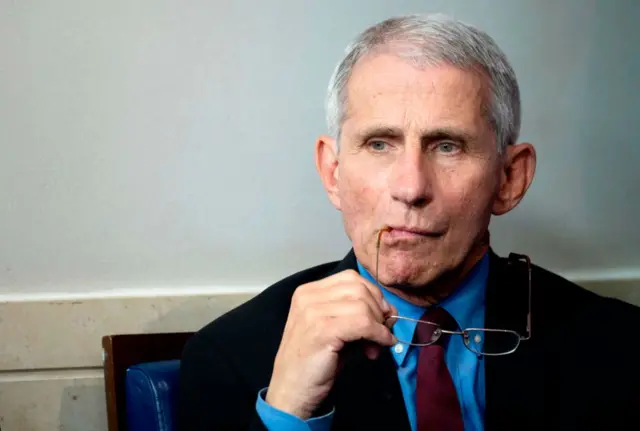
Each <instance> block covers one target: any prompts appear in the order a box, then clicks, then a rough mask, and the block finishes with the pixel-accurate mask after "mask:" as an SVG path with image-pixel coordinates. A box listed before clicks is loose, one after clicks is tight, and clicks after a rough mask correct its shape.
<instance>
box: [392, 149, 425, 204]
mask: <svg viewBox="0 0 640 431" xmlns="http://www.w3.org/2000/svg"><path fill="white" fill-rule="evenodd" d="M431 175H432V173H431V172H430V170H429V167H428V163H427V160H426V157H424V154H423V153H422V151H420V150H418V149H416V150H413V149H409V148H407V149H406V150H405V151H404V152H403V154H402V156H400V157H398V158H397V159H396V160H395V162H394V166H393V174H392V175H391V178H390V185H389V186H390V189H391V197H392V198H393V200H395V201H397V202H401V203H403V204H405V205H407V206H409V207H424V206H426V205H427V204H428V203H429V202H431V200H432V199H433V189H432V181H431V178H430V177H431Z"/></svg>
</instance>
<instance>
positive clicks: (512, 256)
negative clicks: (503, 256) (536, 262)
mask: <svg viewBox="0 0 640 431" xmlns="http://www.w3.org/2000/svg"><path fill="white" fill-rule="evenodd" d="M509 259H515V260H524V261H525V263H526V264H527V278H528V279H527V282H528V285H529V286H528V287H529V293H528V296H529V298H528V300H529V310H528V311H527V336H526V337H523V336H520V339H521V340H522V341H527V340H529V339H530V338H531V290H532V289H531V258H529V256H527V255H524V254H518V253H509Z"/></svg>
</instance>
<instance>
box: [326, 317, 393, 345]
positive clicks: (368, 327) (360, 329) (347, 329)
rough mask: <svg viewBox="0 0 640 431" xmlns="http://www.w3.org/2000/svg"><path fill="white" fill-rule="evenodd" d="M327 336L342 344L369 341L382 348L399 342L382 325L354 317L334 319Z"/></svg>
mask: <svg viewBox="0 0 640 431" xmlns="http://www.w3.org/2000/svg"><path fill="white" fill-rule="evenodd" d="M327 335H328V336H329V337H330V338H334V337H335V338H337V339H338V340H339V341H341V342H342V343H349V342H352V341H356V340H369V341H373V342H374V343H378V344H380V345H381V346H393V345H394V344H396V343H397V342H398V340H397V339H396V337H395V336H394V335H393V334H392V333H391V331H390V330H389V328H387V327H386V326H384V325H383V324H382V323H378V322H376V321H373V320H371V319H365V318H363V317H362V316H352V315H350V316H343V317H336V318H335V319H332V321H331V325H330V326H329V328H328V333H327Z"/></svg>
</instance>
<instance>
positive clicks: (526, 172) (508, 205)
mask: <svg viewBox="0 0 640 431" xmlns="http://www.w3.org/2000/svg"><path fill="white" fill-rule="evenodd" d="M503 158H504V164H503V166H502V171H501V174H500V190H499V191H498V196H497V197H496V199H495V201H494V203H493V208H492V211H493V214H495V215H502V214H505V213H507V212H509V211H511V210H512V209H513V208H515V207H516V206H517V205H518V204H519V203H520V201H521V200H522V198H523V197H524V195H525V193H526V192H527V190H528V189H529V186H530V185H531V183H532V182H533V176H534V174H535V170H536V150H535V148H533V145H531V144H529V143H521V144H517V145H509V146H507V150H506V153H505V155H504V157H503Z"/></svg>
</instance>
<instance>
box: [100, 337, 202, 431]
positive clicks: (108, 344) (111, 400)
mask: <svg viewBox="0 0 640 431" xmlns="http://www.w3.org/2000/svg"><path fill="white" fill-rule="evenodd" d="M191 335H193V333H192V332H177V333H164V334H119V335H107V336H104V337H102V348H103V355H104V383H105V395H106V401H107V423H108V430H109V431H174V430H175V429H176V428H175V425H174V406H175V400H176V396H177V395H176V394H177V389H178V388H177V387H178V379H179V374H180V355H181V354H182V349H183V348H184V345H185V343H186V342H187V340H188V339H189V338H190V337H191Z"/></svg>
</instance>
